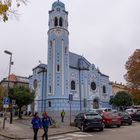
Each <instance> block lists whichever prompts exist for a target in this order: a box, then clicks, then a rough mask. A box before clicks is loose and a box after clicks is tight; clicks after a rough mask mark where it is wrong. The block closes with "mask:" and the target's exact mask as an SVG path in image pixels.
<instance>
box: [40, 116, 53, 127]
mask: <svg viewBox="0 0 140 140" xmlns="http://www.w3.org/2000/svg"><path fill="white" fill-rule="evenodd" d="M51 124H52V123H51V119H50V117H49V116H46V117H43V118H42V126H43V127H48V126H49V125H51Z"/></svg>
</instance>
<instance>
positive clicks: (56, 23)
mask: <svg viewBox="0 0 140 140" xmlns="http://www.w3.org/2000/svg"><path fill="white" fill-rule="evenodd" d="M54 26H55V27H56V26H58V18H57V17H55V18H54Z"/></svg>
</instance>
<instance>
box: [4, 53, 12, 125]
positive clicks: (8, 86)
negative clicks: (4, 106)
mask: <svg viewBox="0 0 140 140" xmlns="http://www.w3.org/2000/svg"><path fill="white" fill-rule="evenodd" d="M4 53H6V54H8V55H10V63H9V72H8V78H7V80H8V84H7V90H8V96H9V88H10V85H9V84H10V81H9V77H10V72H11V65H13V62H12V53H11V52H10V51H7V50H5V51H4ZM10 103H11V111H10V124H12V122H13V109H12V100H11V99H10Z"/></svg>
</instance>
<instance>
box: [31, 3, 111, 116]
mask: <svg viewBox="0 0 140 140" xmlns="http://www.w3.org/2000/svg"><path fill="white" fill-rule="evenodd" d="M46 40H47V39H46ZM85 49H86V48H85ZM29 80H30V82H29V83H30V88H31V89H33V90H35V92H36V99H35V104H34V105H35V106H34V111H38V112H42V111H48V112H49V113H50V114H52V115H55V116H57V115H59V114H60V111H61V110H62V109H64V110H65V111H66V112H67V114H68V113H69V110H70V104H69V97H71V96H73V101H72V102H71V109H72V112H77V111H82V110H89V109H92V108H99V107H109V100H110V96H112V83H111V82H110V81H109V76H107V75H104V74H102V73H101V72H100V71H99V69H98V68H96V67H95V65H94V64H91V63H90V62H89V61H88V60H87V59H86V58H84V57H83V56H81V55H78V54H75V53H72V52H70V51H69V31H68V12H67V11H66V10H65V5H64V4H63V3H62V2H60V1H56V2H54V3H53V5H52V9H51V11H49V31H48V65H46V64H40V65H38V66H37V67H36V68H34V69H33V75H32V76H30V78H29Z"/></svg>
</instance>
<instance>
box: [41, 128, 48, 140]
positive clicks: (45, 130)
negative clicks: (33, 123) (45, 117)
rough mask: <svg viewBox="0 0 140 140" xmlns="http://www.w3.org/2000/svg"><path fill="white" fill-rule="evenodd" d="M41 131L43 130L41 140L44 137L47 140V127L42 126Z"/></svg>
mask: <svg viewBox="0 0 140 140" xmlns="http://www.w3.org/2000/svg"><path fill="white" fill-rule="evenodd" d="M43 129H44V134H43V135H42V140H44V137H45V140H48V126H44V127H43Z"/></svg>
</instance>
